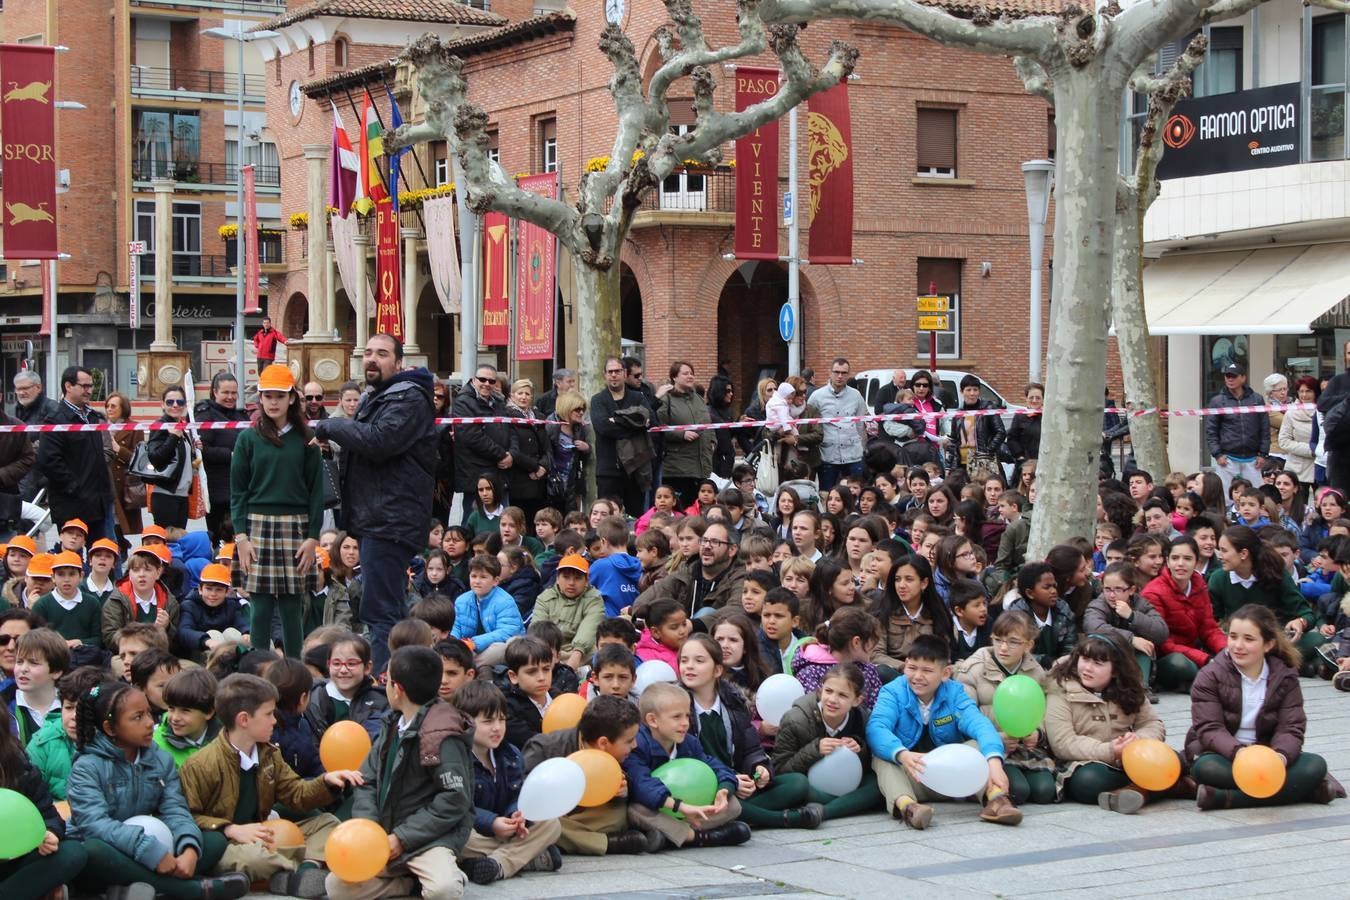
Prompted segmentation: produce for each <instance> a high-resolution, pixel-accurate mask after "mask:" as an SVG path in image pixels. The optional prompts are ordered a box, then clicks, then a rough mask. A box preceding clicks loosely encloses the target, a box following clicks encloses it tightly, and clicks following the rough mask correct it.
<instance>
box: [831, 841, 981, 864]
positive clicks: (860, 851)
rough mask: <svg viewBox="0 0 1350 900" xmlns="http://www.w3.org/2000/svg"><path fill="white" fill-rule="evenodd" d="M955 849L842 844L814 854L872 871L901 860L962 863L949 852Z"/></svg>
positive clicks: (962, 860) (961, 859)
mask: <svg viewBox="0 0 1350 900" xmlns="http://www.w3.org/2000/svg"><path fill="white" fill-rule="evenodd" d="M953 849H956V848H953V847H948V848H946V849H942V850H938V849H935V848H934V847H932V846H922V848H921V845H918V844H909V845H905V846H896V847H891V848H883V847H882V846H878V845H873V846H870V847H859V846H847V845H844V844H832V845H830V846H828V847H820V848H817V850H816V852H817V853H818V854H819V855H820V856H821V857H823V858H826V859H833V860H836V861H838V862H846V863H853V864H854V865H857V866H866V867H868V868H872V869H884V870H889V869H892V868H895V867H896V865H897V864H900V861H901V860H902V859H908V860H912V861H914V862H920V861H921V862H922V863H923V864H924V865H936V864H938V863H944V862H946V863H953V864H957V863H963V862H965V861H966V857H964V856H960V855H958V854H956V853H953V852H950V851H951V850H953Z"/></svg>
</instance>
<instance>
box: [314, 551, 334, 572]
mask: <svg viewBox="0 0 1350 900" xmlns="http://www.w3.org/2000/svg"><path fill="white" fill-rule="evenodd" d="M314 555H315V556H316V557H317V558H318V560H319V567H320V568H323V569H331V568H332V567H333V558H332V557H331V556H329V555H328V551H327V550H325V549H323V548H322V547H317V548H315V550H314Z"/></svg>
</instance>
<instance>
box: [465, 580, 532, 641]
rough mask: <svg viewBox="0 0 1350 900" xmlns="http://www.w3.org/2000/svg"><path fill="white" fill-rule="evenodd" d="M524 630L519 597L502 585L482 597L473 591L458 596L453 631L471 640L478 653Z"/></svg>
mask: <svg viewBox="0 0 1350 900" xmlns="http://www.w3.org/2000/svg"><path fill="white" fill-rule="evenodd" d="M524 633H525V623H524V622H522V621H521V620H520V609H519V607H517V606H516V599H515V598H514V597H512V596H511V595H510V594H508V593H507V592H506V591H504V590H502V589H501V588H499V587H494V588H493V589H492V590H491V591H490V592H488V595H487V596H486V597H484V598H483V599H482V600H479V599H478V595H477V594H475V593H474V592H473V591H465V592H464V593H462V594H460V595H459V596H458V597H457V598H455V628H454V630H453V631H451V632H450V634H451V635H452V636H453V637H457V638H459V639H460V640H464V639H465V638H469V639H471V640H472V641H473V645H474V648H475V650H476V652H478V653H482V652H483V651H484V650H486V649H487V648H488V647H490V646H492V645H493V644H500V643H501V642H503V641H509V640H511V638H513V637H515V636H516V635H518V634H524Z"/></svg>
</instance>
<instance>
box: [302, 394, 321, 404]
mask: <svg viewBox="0 0 1350 900" xmlns="http://www.w3.org/2000/svg"><path fill="white" fill-rule="evenodd" d="M305 399H306V400H312V401H313V402H315V403H318V402H320V401H322V400H323V394H306V395H305Z"/></svg>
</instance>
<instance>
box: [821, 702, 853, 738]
mask: <svg viewBox="0 0 1350 900" xmlns="http://www.w3.org/2000/svg"><path fill="white" fill-rule="evenodd" d="M816 708H817V709H819V710H820V724H821V725H822V726H824V728H825V736H826V737H838V736H839V734H840V732H842V731H843V730H844V726H845V725H847V724H848V716H844V721H842V722H840V723H839V727H838V728H831V727H830V723H829V722H826V721H825V707H823V706H821V704H820V703H819V702H817V703H816Z"/></svg>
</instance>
